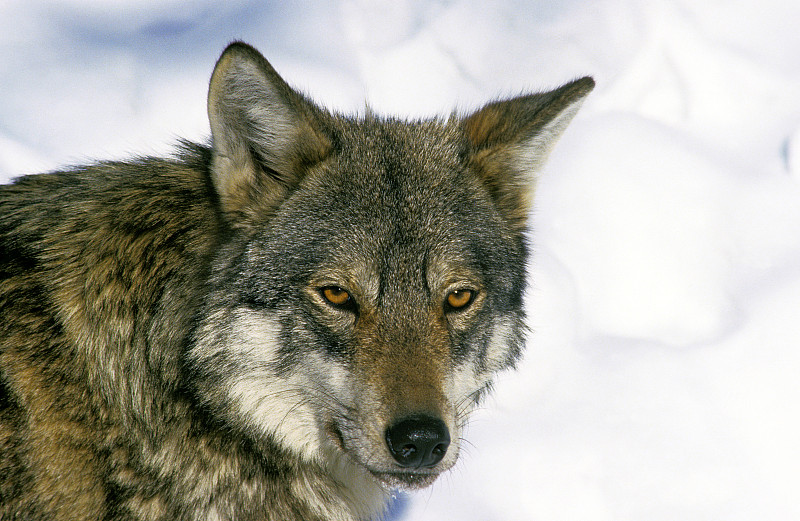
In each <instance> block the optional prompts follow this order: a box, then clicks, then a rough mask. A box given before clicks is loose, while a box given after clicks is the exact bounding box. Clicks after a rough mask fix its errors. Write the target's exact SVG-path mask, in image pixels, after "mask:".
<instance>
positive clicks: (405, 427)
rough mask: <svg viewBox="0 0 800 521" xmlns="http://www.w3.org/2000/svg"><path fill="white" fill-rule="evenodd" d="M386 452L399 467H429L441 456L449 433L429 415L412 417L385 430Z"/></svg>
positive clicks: (439, 422)
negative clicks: (387, 447) (387, 448)
mask: <svg viewBox="0 0 800 521" xmlns="http://www.w3.org/2000/svg"><path fill="white" fill-rule="evenodd" d="M386 444H387V445H388V446H389V452H391V453H392V457H393V458H394V459H395V461H396V462H397V463H399V464H400V466H401V467H415V468H421V467H433V466H434V465H436V464H437V463H439V462H440V461H442V458H444V455H445V454H446V453H447V447H448V446H449V445H450V432H448V430H447V426H446V425H445V424H444V422H443V421H442V420H440V419H438V418H433V417H431V416H412V417H410V418H406V419H404V420H400V421H399V422H397V423H395V424H394V425H391V426H390V427H389V428H388V429H386Z"/></svg>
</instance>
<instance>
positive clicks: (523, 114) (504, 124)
mask: <svg viewBox="0 0 800 521" xmlns="http://www.w3.org/2000/svg"><path fill="white" fill-rule="evenodd" d="M593 88H594V80H593V79H592V78H589V77H586V78H581V79H579V80H576V81H573V82H571V83H568V84H567V85H564V86H563V87H560V88H558V89H556V90H553V91H550V92H545V93H540V94H531V95H527V96H521V97H518V98H514V99H510V100H505V101H497V102H494V103H490V104H488V105H486V106H485V107H483V108H482V109H480V110H478V111H477V112H475V113H474V114H472V115H470V116H469V117H467V118H465V119H464V120H463V122H462V125H463V129H464V132H465V133H466V135H467V140H468V142H469V144H470V149H471V158H470V163H471V167H472V169H473V170H474V172H475V173H476V175H477V176H478V177H479V178H480V179H481V181H482V182H483V183H484V185H485V186H486V187H487V188H488V189H489V192H490V193H491V194H492V197H493V198H494V200H495V203H496V204H497V206H498V208H499V209H500V212H501V214H502V215H503V216H504V217H505V218H506V220H507V221H508V222H509V223H510V224H511V225H512V226H513V227H514V228H515V229H517V230H520V231H521V230H522V229H524V227H525V223H526V221H527V215H528V210H529V209H530V203H531V199H532V196H533V190H534V186H535V180H536V173H537V172H538V170H539V169H540V168H541V167H542V165H543V164H544V162H545V160H546V159H547V156H548V155H549V153H550V151H551V150H552V148H553V145H555V143H556V141H558V138H559V137H560V136H561V134H562V133H563V132H564V129H566V127H567V125H568V124H569V122H570V121H572V118H573V117H574V116H575V114H576V113H577V112H578V109H579V108H580V106H581V104H582V103H583V100H584V98H585V97H586V96H587V95H588V94H589V93H590V92H591V91H592V89H593Z"/></svg>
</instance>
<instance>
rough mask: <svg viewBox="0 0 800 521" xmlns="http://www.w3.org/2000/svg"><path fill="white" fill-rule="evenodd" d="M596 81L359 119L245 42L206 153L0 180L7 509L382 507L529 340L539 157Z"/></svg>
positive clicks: (222, 80) (240, 513)
mask: <svg viewBox="0 0 800 521" xmlns="http://www.w3.org/2000/svg"><path fill="white" fill-rule="evenodd" d="M593 85H594V83H593V81H592V80H591V79H590V78H582V79H580V80H576V81H574V82H571V83H569V84H567V85H565V86H563V87H560V88H558V89H555V90H553V91H550V92H544V93H537V94H530V95H525V96H520V97H517V98H512V99H508V100H500V101H495V102H492V103H489V104H487V105H486V106H484V107H483V108H481V109H479V110H477V111H475V112H473V113H471V114H468V115H465V116H460V115H456V114H453V115H451V116H449V117H446V118H434V119H426V120H418V121H404V120H400V119H395V118H384V117H378V116H375V115H372V114H367V115H364V116H360V117H348V116H342V115H339V114H335V113H332V112H330V111H327V110H324V109H322V108H320V107H319V106H317V105H316V104H315V103H313V102H312V101H310V100H309V99H307V98H306V97H305V96H303V95H302V94H300V93H298V92H297V91H296V90H294V89H292V88H291V87H289V85H288V84H286V82H284V80H283V79H282V78H281V77H280V76H279V75H278V74H277V73H276V72H275V70H274V69H273V68H272V66H271V65H270V64H269V63H268V62H267V61H266V60H265V59H264V58H263V57H262V56H261V55H260V54H259V53H258V52H257V51H256V50H255V49H253V48H252V47H250V46H248V45H246V44H244V43H241V42H236V43H233V44H231V45H230V46H229V47H228V48H227V49H226V50H225V51H224V52H223V54H222V56H221V57H220V59H219V61H218V62H217V65H216V67H215V69H214V73H213V75H212V78H211V83H210V88H209V97H208V112H209V121H210V126H211V134H212V144H211V145H210V146H205V145H199V144H194V143H188V142H185V143H183V144H182V145H181V146H180V148H179V150H178V151H177V153H176V154H175V155H174V157H171V158H163V159H159V158H142V159H136V160H132V161H126V162H103V163H97V164H94V165H90V166H87V167H81V168H75V169H71V170H65V171H60V172H55V173H49V174H40V175H33V176H27V177H23V178H20V179H18V180H16V182H14V183H13V184H10V185H6V186H2V187H0V313H2V320H1V321H0V518H2V519H20V520H21V519H26V520H27V519H34V520H38V519H42V520H44V519H100V518H102V519H109V520H122V519H137V520H138V519H141V520H144V519H178V520H200V519H207V520H222V519H239V520H247V519H253V520H255V519H270V520H300V519H302V520H341V521H353V520H357V519H361V520H365V519H374V518H377V517H379V516H380V515H381V512H382V511H383V508H384V505H385V503H386V501H387V499H388V497H389V495H390V492H391V490H392V489H394V488H398V487H400V488H408V489H414V488H420V487H424V486H427V485H429V484H430V483H432V482H433V481H434V480H435V479H436V477H437V476H439V475H440V474H441V473H442V472H444V471H446V470H447V469H449V468H451V467H452V466H453V465H454V464H455V462H456V460H457V457H458V452H459V445H460V440H461V438H462V437H463V428H464V425H465V424H466V422H467V421H468V418H469V413H470V412H471V411H472V409H473V408H474V407H475V405H476V404H478V403H479V401H480V399H481V398H482V397H483V396H484V395H485V393H486V392H487V391H488V390H489V389H490V388H491V383H492V379H493V376H494V375H495V374H496V373H497V372H498V371H501V370H504V369H507V368H510V367H513V366H514V364H515V362H516V361H517V360H518V358H519V356H520V353H521V349H522V346H523V342H524V331H525V325H524V319H525V317H524V313H523V306H522V298H523V293H524V288H525V262H526V259H527V246H526V242H525V229H526V226H527V215H528V210H529V206H530V201H531V197H532V192H533V188H534V184H535V174H536V172H537V170H538V169H539V168H540V166H541V165H542V163H543V161H544V160H545V158H546V156H547V154H548V153H549V151H550V149H551V148H552V146H553V144H554V143H555V141H556V140H557V138H558V137H559V136H560V134H561V133H562V132H563V130H564V129H565V127H566V126H567V124H568V123H569V121H570V120H571V119H572V117H573V116H574V115H575V113H576V112H577V110H578V108H579V107H580V105H581V103H582V101H583V99H584V97H585V96H586V95H587V94H588V93H589V92H590V91H591V89H592V88H593Z"/></svg>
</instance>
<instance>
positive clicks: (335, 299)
mask: <svg viewBox="0 0 800 521" xmlns="http://www.w3.org/2000/svg"><path fill="white" fill-rule="evenodd" d="M320 293H321V294H322V298H324V299H325V300H326V301H328V304H330V305H332V306H334V307H337V308H345V309H350V308H354V307H355V302H354V301H353V297H351V296H350V293H348V292H347V290H344V289H342V288H340V287H339V286H326V287H324V288H322V289H321V290H320Z"/></svg>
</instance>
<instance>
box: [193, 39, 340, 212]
mask: <svg viewBox="0 0 800 521" xmlns="http://www.w3.org/2000/svg"><path fill="white" fill-rule="evenodd" d="M321 114H322V111H321V110H320V109H318V108H317V107H316V106H314V105H313V104H312V103H311V102H310V101H308V100H306V99H305V98H304V97H303V96H302V95H300V94H299V93H297V92H296V91H294V90H293V89H292V88H291V87H289V85H288V84H287V83H286V82H285V81H283V79H282V78H281V77H280V76H278V73H277V72H275V69H273V68H272V66H271V65H270V64H269V62H267V60H266V59H265V58H264V57H263V56H262V55H261V54H260V53H259V52H258V51H257V50H255V49H254V48H252V47H250V46H249V45H247V44H245V43H241V42H235V43H232V44H231V45H229V46H228V47H227V48H226V49H225V51H224V52H223V53H222V56H220V58H219V61H217V65H216V67H215V68H214V73H213V74H212V76H211V84H210V88H209V93H208V117H209V121H210V123H211V136H212V139H213V163H212V180H213V183H214V187H215V189H216V191H217V193H218V195H219V198H220V203H221V205H222V209H223V211H224V212H225V214H226V215H228V217H229V219H231V220H232V222H233V224H234V225H244V224H245V223H246V222H248V220H249V219H248V216H249V217H253V218H257V217H258V216H264V215H269V214H271V213H272V212H274V210H275V208H277V206H278V205H280V203H281V202H282V201H283V200H284V199H285V197H286V195H287V194H288V192H289V191H290V190H291V188H292V187H293V186H295V185H296V183H298V182H299V181H300V179H302V176H303V174H304V172H305V171H306V170H307V169H308V167H309V166H311V165H314V164H316V163H318V162H319V161H322V160H323V159H324V158H325V157H327V155H328V154H329V153H330V150H331V142H330V140H329V139H328V137H326V136H325V134H324V133H323V132H322V131H321V129H320V117H321Z"/></svg>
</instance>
